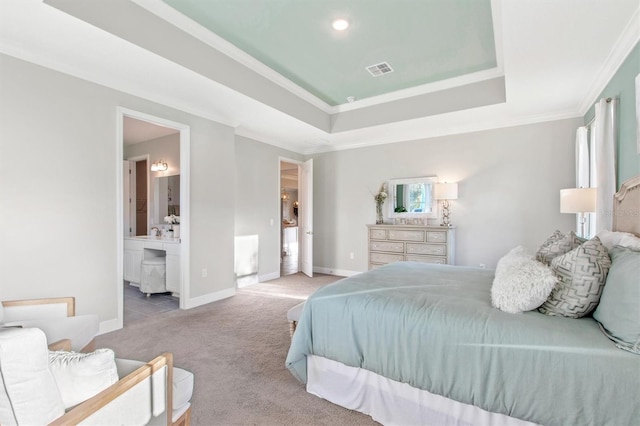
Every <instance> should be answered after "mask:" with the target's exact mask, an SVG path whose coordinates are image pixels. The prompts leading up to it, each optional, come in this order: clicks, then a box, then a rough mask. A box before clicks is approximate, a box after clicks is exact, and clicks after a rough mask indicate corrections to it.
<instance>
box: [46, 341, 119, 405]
mask: <svg viewBox="0 0 640 426" xmlns="http://www.w3.org/2000/svg"><path fill="white" fill-rule="evenodd" d="M49 368H50V370H51V373H52V374H53V377H54V378H55V380H56V384H57V385H58V389H59V391H60V395H61V396H62V402H63V404H64V408H65V409H69V408H71V407H73V406H75V405H77V404H79V403H81V402H83V401H85V400H87V399H89V398H91V397H92V396H94V395H97V394H98V393H100V392H101V391H103V390H104V389H106V388H108V387H109V386H111V385H112V384H114V383H116V382H117V381H118V369H117V368H116V360H115V354H114V353H113V351H112V350H111V349H98V350H96V351H95V352H91V353H88V354H85V353H81V352H65V351H49Z"/></svg>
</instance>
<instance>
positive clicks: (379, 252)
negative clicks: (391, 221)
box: [367, 225, 455, 269]
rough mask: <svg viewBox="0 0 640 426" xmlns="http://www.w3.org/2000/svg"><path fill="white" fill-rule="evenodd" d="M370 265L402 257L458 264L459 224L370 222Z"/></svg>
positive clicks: (383, 263)
mask: <svg viewBox="0 0 640 426" xmlns="http://www.w3.org/2000/svg"><path fill="white" fill-rule="evenodd" d="M367 228H368V230H369V269H373V268H376V267H378V266H381V265H385V264H387V263H392V262H398V261H402V260H411V261H415V262H426V263H440V264H449V265H453V264H455V228H445V227H441V226H420V225H367Z"/></svg>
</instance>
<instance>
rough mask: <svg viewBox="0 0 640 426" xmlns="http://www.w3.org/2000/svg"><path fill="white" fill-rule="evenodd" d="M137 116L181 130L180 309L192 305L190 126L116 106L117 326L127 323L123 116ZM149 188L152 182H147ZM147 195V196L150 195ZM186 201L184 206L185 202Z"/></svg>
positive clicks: (152, 122)
mask: <svg viewBox="0 0 640 426" xmlns="http://www.w3.org/2000/svg"><path fill="white" fill-rule="evenodd" d="M125 116H127V117H131V118H135V119H136V120H142V121H146V122H148V123H151V124H155V125H158V126H163V127H170V128H173V129H176V130H178V131H179V132H180V218H181V223H180V274H181V276H182V280H181V284H180V309H186V308H187V307H188V306H189V303H188V300H189V298H190V289H191V286H190V270H189V268H190V259H191V258H190V251H189V246H190V205H191V202H190V192H189V188H190V186H191V185H190V182H189V181H190V163H191V128H190V126H188V125H186V124H183V123H178V122H175V121H171V120H167V119H165V118H161V117H157V116H154V115H150V114H147V113H144V112H140V111H135V110H132V109H128V108H124V107H120V106H118V107H116V138H115V145H116V146H115V148H116V235H117V236H118V238H117V239H116V265H117V271H116V295H117V303H118V318H117V329H120V328H122V327H123V324H124V291H123V286H122V283H123V280H124V238H123V235H124V223H123V222H124V218H123V214H122V211H123V208H124V205H123V177H122V172H123V164H122V160H123V157H124V140H123V139H124V133H123V132H124V117H125ZM147 191H149V185H147ZM147 196H148V195H147ZM183 201H184V206H183V205H182V204H183Z"/></svg>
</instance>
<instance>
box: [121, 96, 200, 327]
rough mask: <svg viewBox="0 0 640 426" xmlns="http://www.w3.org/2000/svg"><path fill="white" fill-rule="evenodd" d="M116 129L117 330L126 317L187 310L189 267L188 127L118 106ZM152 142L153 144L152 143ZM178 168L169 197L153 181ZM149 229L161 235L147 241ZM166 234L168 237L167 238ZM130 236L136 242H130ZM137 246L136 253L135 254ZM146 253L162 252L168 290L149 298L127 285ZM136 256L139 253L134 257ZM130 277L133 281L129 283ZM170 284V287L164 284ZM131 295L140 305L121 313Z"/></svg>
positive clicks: (141, 316) (137, 271)
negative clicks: (163, 210) (158, 245)
mask: <svg viewBox="0 0 640 426" xmlns="http://www.w3.org/2000/svg"><path fill="white" fill-rule="evenodd" d="M117 127H118V138H117V146H116V148H117V157H118V159H119V160H118V163H117V168H118V175H117V176H118V179H117V191H116V194H117V197H118V205H119V207H118V211H119V212H121V214H120V215H118V234H119V235H120V236H121V237H120V238H118V244H117V259H118V275H117V276H118V277H119V278H118V281H117V300H118V318H117V323H116V324H117V326H116V328H115V329H117V328H122V327H123V326H124V325H125V320H126V323H127V324H130V323H131V321H129V320H131V319H134V320H135V319H143V318H145V317H148V316H149V315H154V314H158V313H160V312H165V311H168V310H172V309H178V308H180V309H186V308H187V307H188V306H189V293H190V291H189V290H190V288H189V271H188V268H187V267H186V266H185V265H188V264H189V160H190V158H189V151H190V148H189V145H190V129H189V126H186V125H183V124H180V123H175V122H171V121H168V120H165V119H162V118H159V117H154V116H150V115H148V114H145V113H141V112H138V111H133V110H128V109H125V108H121V107H118V108H117ZM145 141H146V142H149V144H147V146H144V147H140V149H138V150H135V149H133V150H132V149H129V147H125V144H135V143H136V142H138V143H140V145H143V143H142V142H145ZM156 142H158V143H157V144H155V143H156ZM168 143H171V144H172V145H171V146H172V147H173V148H171V152H170V153H169V154H167V155H166V156H165V155H164V153H163V152H159V151H160V150H166V149H167V148H166V144H168ZM154 144H155V145H154ZM169 157H170V158H169ZM123 160H125V161H123ZM126 160H130V161H126ZM181 172H182V177H181V178H180V179H174V180H175V182H174V184H172V185H169V186H170V187H171V189H170V190H169V191H168V195H167V194H164V193H162V192H161V190H159V188H161V187H162V188H163V187H164V186H163V185H162V183H161V182H160V181H158V179H161V180H162V179H165V180H168V179H170V178H171V177H172V176H173V175H179V174H180V173H181ZM178 198H179V200H180V201H179V202H180V204H181V205H180V206H179V207H178V206H177V205H176V204H175V202H176V200H177V199H178ZM161 199H164V200H165V201H167V202H168V204H170V205H169V206H167V202H165V203H164V204H162V203H160V202H159V200H161ZM129 200H130V201H131V203H130V204H129ZM163 206H164V207H166V208H169V207H171V208H172V209H173V211H174V212H179V213H177V214H175V216H180V218H179V220H180V222H179V223H180V225H179V226H178V225H172V224H175V223H176V222H175V221H174V219H175V218H172V217H170V216H171V215H170V214H169V212H166V213H161V212H160V208H161V207H163ZM167 216H169V217H170V218H171V221H169V222H170V223H169V222H166V217H167ZM165 222H166V223H165ZM174 226H175V231H177V232H176V233H177V234H178V235H179V238H177V237H176V238H173V237H172V235H173V234H172V233H171V232H169V230H170V229H172V228H174ZM154 228H156V229H157V228H162V229H164V230H165V231H166V235H164V237H163V238H162V239H161V240H160V239H159V240H158V241H151V240H149V238H153V237H152V236H151V234H156V232H155V231H156V230H155V229H154ZM172 230H173V229H172ZM136 237H137V238H136ZM166 238H172V240H168V239H166ZM132 239H133V241H134V242H135V243H136V244H132V243H131V240H132ZM148 243H152V244H153V243H155V244H156V245H157V244H160V245H161V246H162V247H159V248H156V247H151V248H149V247H147V246H146V245H145V244H147V245H148ZM138 246H140V247H138ZM125 247H126V250H125ZM136 250H139V251H140V253H139V254H138V253H137V252H136ZM145 251H148V252H156V251H161V252H162V254H164V255H166V265H167V266H166V273H167V278H166V285H167V292H166V293H158V296H161V297H151V296H155V294H153V293H152V294H151V296H150V297H147V296H146V294H143V293H141V292H140V291H139V289H138V288H136V287H134V286H129V285H128V284H129V282H131V279H130V277H131V276H132V274H135V273H138V274H140V271H141V269H142V267H141V262H142V260H143V259H146V257H144V256H145ZM154 254H155V253H154ZM136 256H139V257H137V258H136ZM148 268H151V267H148ZM125 278H127V279H129V280H128V281H129V282H126V281H125ZM135 281H136V280H135V279H134V280H133V282H135ZM138 283H139V278H138ZM170 284H171V288H169V287H170V286H169V285H170ZM130 296H135V297H134V299H137V300H136V301H134V302H133V303H134V304H136V305H137V308H139V309H137V312H135V313H134V312H133V311H131V310H128V312H127V313H128V315H126V314H125V298H126V297H130ZM140 296H142V297H140ZM176 296H179V298H178V297H176ZM152 299H155V300H152ZM128 302H131V299H128V300H127V304H128V307H131V306H132V303H128ZM127 317H128V318H127Z"/></svg>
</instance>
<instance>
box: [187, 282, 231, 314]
mask: <svg viewBox="0 0 640 426" xmlns="http://www.w3.org/2000/svg"><path fill="white" fill-rule="evenodd" d="M235 295H236V288H235V287H233V288H225V289H224V290H220V291H216V292H215V293H209V294H205V295H204V296H198V297H192V298H190V299H187V300H186V301H185V309H191V308H196V307H198V306H202V305H206V304H207V303H211V302H216V301H218V300H222V299H226V298H227V297H232V296H235Z"/></svg>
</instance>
